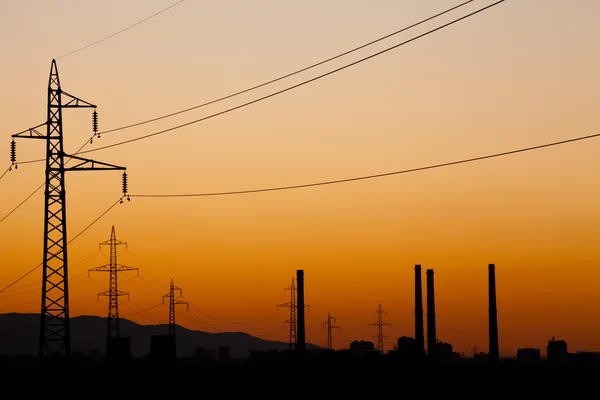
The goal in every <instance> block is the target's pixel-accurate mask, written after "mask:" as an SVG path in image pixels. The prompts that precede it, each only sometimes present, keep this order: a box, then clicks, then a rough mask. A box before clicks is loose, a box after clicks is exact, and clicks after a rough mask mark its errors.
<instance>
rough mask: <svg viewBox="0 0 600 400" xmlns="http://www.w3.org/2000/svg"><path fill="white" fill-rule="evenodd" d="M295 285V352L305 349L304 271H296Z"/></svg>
mask: <svg viewBox="0 0 600 400" xmlns="http://www.w3.org/2000/svg"><path fill="white" fill-rule="evenodd" d="M296 285H297V286H296V296H297V297H298V299H297V301H296V307H297V310H296V311H297V312H296V315H297V317H298V326H297V329H298V332H297V337H296V350H299V351H304V350H305V349H306V335H305V328H304V270H301V269H299V270H297V271H296Z"/></svg>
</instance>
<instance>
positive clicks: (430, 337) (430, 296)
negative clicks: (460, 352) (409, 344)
mask: <svg viewBox="0 0 600 400" xmlns="http://www.w3.org/2000/svg"><path fill="white" fill-rule="evenodd" d="M436 344H437V334H436V332H435V293H434V290H433V270H432V269H428V270H427V356H428V357H429V358H430V359H435V356H436V354H435V353H436V351H435V350H436Z"/></svg>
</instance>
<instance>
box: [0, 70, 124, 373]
mask: <svg viewBox="0 0 600 400" xmlns="http://www.w3.org/2000/svg"><path fill="white" fill-rule="evenodd" d="M64 108H93V109H94V110H95V109H96V106H95V105H93V104H91V103H88V102H86V101H83V100H81V99H79V98H77V97H75V96H73V95H70V94H68V93H67V92H64V91H63V90H62V89H61V86H60V79H59V76H58V68H57V67H56V61H55V60H52V65H51V67H50V78H49V81H48V110H47V120H46V122H45V123H43V124H41V125H38V126H36V127H35V128H31V129H28V130H26V131H23V132H20V133H17V134H15V135H12V137H13V138H17V137H21V138H31V139H43V140H45V141H46V179H45V190H44V194H45V207H44V254H43V260H42V296H41V297H42V300H41V312H40V320H41V321H40V338H39V357H40V361H41V360H42V359H45V358H46V356H52V357H60V356H64V361H66V362H67V363H69V362H70V355H71V334H70V326H69V287H68V284H67V282H68V257H67V223H66V222H67V207H66V191H65V171H83V170H88V171H89V170H125V168H124V167H118V166H116V165H110V164H105V163H101V162H98V161H94V160H89V159H85V158H81V157H76V156H72V155H68V154H65V152H64V149H63V115H62V114H63V112H62V110H63V109H64ZM44 125H45V126H46V127H47V130H46V134H43V133H40V132H39V131H38V130H37V128H40V127H42V126H44ZM93 128H94V132H97V114H96V112H95V111H94V120H93ZM13 147H14V146H13ZM13 152H14V150H13ZM11 158H12V159H13V160H12V161H13V162H14V161H15V156H14V154H11ZM65 158H67V159H70V160H73V161H76V163H75V165H73V166H71V167H69V168H66V167H65ZM125 177H126V175H124V180H125V179H126V178H125ZM125 186H126V185H124V189H125Z"/></svg>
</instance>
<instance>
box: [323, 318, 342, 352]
mask: <svg viewBox="0 0 600 400" xmlns="http://www.w3.org/2000/svg"><path fill="white" fill-rule="evenodd" d="M334 322H337V321H336V320H335V317H332V316H331V312H329V313H327V321H326V322H323V326H327V346H326V348H327V350H333V335H332V333H331V331H332V330H333V329H337V330H340V327H339V326H335V325H333V323H334Z"/></svg>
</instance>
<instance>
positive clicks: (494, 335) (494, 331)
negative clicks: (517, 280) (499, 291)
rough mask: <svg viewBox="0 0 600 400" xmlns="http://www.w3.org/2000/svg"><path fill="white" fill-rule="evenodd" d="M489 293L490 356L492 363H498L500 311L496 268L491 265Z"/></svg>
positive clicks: (489, 270)
mask: <svg viewBox="0 0 600 400" xmlns="http://www.w3.org/2000/svg"><path fill="white" fill-rule="evenodd" d="M488 291H489V300H488V303H489V310H488V311H489V335H490V337H489V341H490V343H489V346H490V348H489V354H488V358H489V360H490V361H491V362H498V360H499V358H500V354H499V350H498V310H497V308H496V267H495V266H494V264H490V265H489V267H488Z"/></svg>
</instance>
